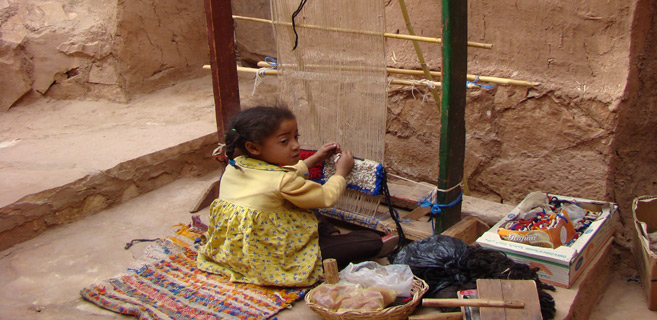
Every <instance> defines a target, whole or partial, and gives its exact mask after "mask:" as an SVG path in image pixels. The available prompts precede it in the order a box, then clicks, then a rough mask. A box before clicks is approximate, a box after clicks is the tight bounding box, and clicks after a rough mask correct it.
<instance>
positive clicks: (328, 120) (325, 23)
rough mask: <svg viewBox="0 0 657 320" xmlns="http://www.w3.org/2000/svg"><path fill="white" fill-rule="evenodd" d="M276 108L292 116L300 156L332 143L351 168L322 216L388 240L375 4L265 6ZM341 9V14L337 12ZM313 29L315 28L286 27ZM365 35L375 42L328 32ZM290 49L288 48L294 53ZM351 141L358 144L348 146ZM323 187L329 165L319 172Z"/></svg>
mask: <svg viewBox="0 0 657 320" xmlns="http://www.w3.org/2000/svg"><path fill="white" fill-rule="evenodd" d="M271 8H272V21H273V24H272V25H273V26H274V35H275V37H276V39H277V41H276V47H277V54H278V61H277V63H278V65H279V66H281V67H280V68H277V69H278V71H279V72H278V88H279V100H280V102H282V104H284V105H287V106H288V107H289V108H290V109H291V110H292V111H293V112H294V113H295V115H296V116H297V120H298V124H299V131H300V132H302V135H303V138H302V139H301V143H302V148H304V149H312V148H315V147H317V146H319V145H322V144H324V143H327V142H330V141H337V142H339V143H340V144H341V146H342V148H343V149H345V150H350V151H352V152H353V153H354V154H355V155H358V156H360V157H364V158H366V159H367V160H356V161H355V165H354V169H353V170H352V173H351V175H350V176H349V177H347V179H348V182H347V185H348V187H347V191H346V192H345V193H344V195H343V196H342V197H341V199H340V200H339V201H338V204H337V205H336V206H335V207H333V208H329V209H321V210H320V212H321V213H322V214H324V215H325V216H328V217H331V218H335V219H338V220H342V221H345V222H349V223H354V224H357V225H360V226H364V227H368V228H371V229H376V230H379V231H383V232H385V233H392V232H394V229H391V228H390V227H388V226H386V225H385V224H382V223H380V222H381V221H380V220H381V218H383V219H385V216H383V215H382V214H386V213H385V211H387V210H384V211H383V212H381V211H379V206H380V203H381V200H382V198H383V197H384V195H383V193H382V181H384V179H385V177H384V175H385V171H384V169H383V166H382V165H381V162H383V151H384V137H385V124H386V113H387V111H386V100H387V91H386V88H387V82H386V71H385V66H386V64H385V46H384V44H385V43H384V42H385V41H384V38H383V36H382V35H383V32H384V29H385V15H384V3H383V1H380V0H359V1H351V0H313V1H307V2H306V1H301V2H300V1H299V0H272V1H271ZM346 8H348V10H345V9H346ZM301 23H302V24H304V25H313V26H316V28H306V27H299V28H296V27H293V28H290V27H289V24H295V25H297V24H301ZM336 29H341V30H345V29H349V30H371V31H374V32H376V34H362V33H345V32H334V31H335V30H336ZM295 47H296V48H295ZM355 137H358V138H355ZM322 168H323V169H322V175H321V177H317V176H315V177H311V178H312V179H314V180H316V181H318V182H324V181H325V180H326V179H327V178H328V177H330V176H331V175H333V174H334V173H335V161H334V159H333V158H331V159H327V160H326V161H325V163H324V164H323V165H322Z"/></svg>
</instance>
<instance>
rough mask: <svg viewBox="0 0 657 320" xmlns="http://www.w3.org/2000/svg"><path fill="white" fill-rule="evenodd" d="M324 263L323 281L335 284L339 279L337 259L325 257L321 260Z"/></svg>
mask: <svg viewBox="0 0 657 320" xmlns="http://www.w3.org/2000/svg"><path fill="white" fill-rule="evenodd" d="M322 264H323V265H324V281H325V282H326V283H328V284H336V283H338V281H339V280H340V278H339V275H338V261H336V260H335V259H326V260H324V261H322Z"/></svg>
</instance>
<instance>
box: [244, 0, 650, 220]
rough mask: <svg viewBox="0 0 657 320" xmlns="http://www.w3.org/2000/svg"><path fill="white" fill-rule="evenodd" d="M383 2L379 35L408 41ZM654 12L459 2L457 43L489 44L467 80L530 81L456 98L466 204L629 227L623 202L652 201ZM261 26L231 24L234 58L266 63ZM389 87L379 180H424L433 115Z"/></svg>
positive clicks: (410, 56) (253, 11) (396, 62)
mask: <svg viewBox="0 0 657 320" xmlns="http://www.w3.org/2000/svg"><path fill="white" fill-rule="evenodd" d="M233 3H234V5H233V7H234V8H235V9H234V10H239V14H240V15H245V16H252V17H258V18H268V17H269V8H268V6H267V3H266V1H264V2H263V1H260V3H261V5H260V6H255V5H250V4H252V3H253V2H251V1H245V0H234V1H233ZM385 3H386V31H387V32H390V33H408V32H407V30H406V26H405V23H404V20H403V17H402V15H401V11H400V8H399V2H398V1H386V2H385ZM406 5H407V7H408V11H409V16H410V17H411V23H412V25H413V27H414V29H415V32H416V34H418V35H423V36H432V37H441V33H442V31H441V28H442V27H441V19H440V15H441V9H440V2H439V1H438V2H427V1H420V0H407V1H406ZM656 5H657V4H656V3H655V1H648V0H633V1H551V0H539V1H516V0H499V1H469V2H468V40H469V41H476V42H483V43H490V44H493V48H492V49H490V50H486V49H478V48H472V47H470V48H468V73H469V74H475V75H488V76H497V77H505V78H513V79H518V80H528V81H535V82H539V83H540V85H538V86H536V87H533V88H527V87H518V86H505V85H495V87H494V88H493V89H491V90H487V89H482V88H475V89H469V90H468V91H467V105H466V157H465V169H464V177H465V181H466V182H467V184H468V187H469V189H470V190H471V192H472V194H473V195H474V196H477V197H481V198H485V199H489V200H493V201H498V202H505V203H510V204H514V203H518V202H519V201H520V200H522V199H523V198H524V196H525V195H526V194H527V193H529V192H531V191H534V190H541V191H544V192H551V193H555V194H564V195H570V196H576V197H582V198H589V199H600V200H610V201H617V202H618V203H619V204H620V205H621V214H622V216H623V217H624V220H628V219H629V218H628V217H630V216H631V209H630V207H629V206H630V203H631V199H632V198H633V197H636V196H639V195H644V194H651V193H653V194H654V193H657V182H654V181H653V180H654V179H652V178H650V177H653V176H656V173H657V172H656V171H657V169H655V168H654V165H651V164H654V158H657V157H656V156H655V154H657V152H655V151H654V150H653V149H657V142H655V141H656V140H657V139H655V138H657V137H656V136H655V132H656V131H655V129H654V128H657V126H656V125H655V124H654V123H653V122H654V121H653V120H651V119H654V118H655V117H653V116H651V114H653V113H654V110H653V109H654V108H656V107H657V106H656V101H657V91H656V90H654V86H655V82H656V80H655V76H654V75H655V74H656V73H655V66H654V62H653V61H657V57H655V56H654V55H655V54H654V52H657V50H655V46H656V45H657V44H656V43H657V39H655V37H654V36H649V35H654V34H655V33H656V30H654V29H655V26H656V25H657V23H655V20H654V18H652V17H653V16H654V13H655V6H656ZM249 27H250V28H252V29H248V28H249ZM256 28H260V29H256ZM262 28H264V27H262V26H261V25H258V24H254V23H247V22H240V23H239V24H238V28H237V31H238V32H237V33H236V41H237V44H238V46H237V48H238V50H240V52H239V54H240V57H242V58H243V59H242V60H243V62H247V63H249V64H251V63H253V62H254V61H255V60H257V59H258V58H259V57H263V56H268V55H270V56H271V55H275V50H274V49H272V47H270V46H265V45H261V46H257V45H256V44H257V43H265V42H267V43H268V41H265V40H262V39H263V38H264V39H267V37H272V35H271V32H270V31H269V32H268V31H267V30H266V29H262ZM249 30H251V31H249ZM256 33H257V36H254V34H256ZM240 44H242V45H240ZM386 45H387V48H386V50H387V52H386V55H387V66H388V67H396V68H405V69H419V68H420V65H419V62H418V58H417V55H416V53H415V50H414V48H413V46H412V44H411V43H410V42H407V41H403V40H396V39H387V40H386ZM420 48H421V49H422V51H423V53H424V56H425V59H426V60H427V64H428V65H429V67H430V68H431V69H432V70H435V71H440V63H441V50H440V46H438V45H436V44H427V43H420ZM245 51H248V52H245ZM632 70H634V71H632ZM389 78H400V76H397V75H391V76H389ZM388 90H389V91H388V92H389V98H388V120H387V124H386V126H387V135H386V153H385V165H386V166H387V167H388V168H389V171H390V172H393V173H396V174H400V175H403V176H406V177H409V178H412V179H416V180H420V181H427V182H433V183H435V182H436V181H437V178H438V168H439V160H438V159H439V138H440V119H439V115H438V114H437V110H438V108H437V107H436V105H435V103H434V102H433V99H431V96H428V97H427V96H426V95H427V94H428V91H427V90H425V89H424V88H421V87H401V86H390V87H389V88H388ZM427 98H428V99H427Z"/></svg>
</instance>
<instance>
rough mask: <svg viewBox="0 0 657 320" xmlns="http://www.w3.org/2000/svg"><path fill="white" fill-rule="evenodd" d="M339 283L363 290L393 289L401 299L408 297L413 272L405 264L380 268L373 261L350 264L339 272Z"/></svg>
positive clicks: (380, 266)
mask: <svg viewBox="0 0 657 320" xmlns="http://www.w3.org/2000/svg"><path fill="white" fill-rule="evenodd" d="M340 282H341V283H342V282H347V283H357V284H360V285H362V286H363V287H364V288H370V287H380V288H386V289H393V290H396V291H397V292H399V296H401V297H410V296H411V287H412V286H413V272H412V271H411V268H410V267H409V266H408V265H405V264H391V265H386V266H382V265H380V264H378V263H376V262H374V261H365V262H361V263H358V264H353V263H350V264H349V265H348V266H347V267H345V268H344V269H342V271H340Z"/></svg>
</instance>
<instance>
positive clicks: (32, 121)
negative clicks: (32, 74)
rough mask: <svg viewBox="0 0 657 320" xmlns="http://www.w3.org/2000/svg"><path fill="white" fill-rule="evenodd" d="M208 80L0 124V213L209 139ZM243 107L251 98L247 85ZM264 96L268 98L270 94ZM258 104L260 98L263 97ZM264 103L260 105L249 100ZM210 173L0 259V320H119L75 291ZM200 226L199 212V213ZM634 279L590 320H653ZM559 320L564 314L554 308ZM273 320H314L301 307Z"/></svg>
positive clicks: (621, 282) (24, 113) (172, 219)
mask: <svg viewBox="0 0 657 320" xmlns="http://www.w3.org/2000/svg"><path fill="white" fill-rule="evenodd" d="M210 85H211V84H210V79H209V78H207V77H206V78H201V79H196V80H191V81H187V82H183V83H180V84H177V85H175V86H172V87H171V88H168V89H165V90H162V91H160V92H157V93H154V94H150V95H146V96H143V97H139V98H136V99H134V100H133V102H131V103H130V104H116V103H107V102H88V101H47V100H41V101H36V102H33V103H32V104H30V105H22V106H18V107H16V108H14V109H12V110H10V111H9V112H7V113H1V114H0V189H1V190H3V192H2V193H1V194H0V207H2V206H5V205H7V204H9V203H12V202H14V201H16V200H18V199H19V198H22V197H23V196H25V195H28V194H32V193H35V192H38V191H41V190H44V189H47V188H53V187H57V186H58V185H61V184H64V183H69V182H71V181H74V180H76V179H79V178H80V177H82V176H84V175H87V174H89V173H91V172H96V171H99V170H105V169H107V168H108V167H111V166H115V165H117V164H119V163H121V162H123V161H126V160H129V159H133V158H136V157H139V156H142V155H144V154H148V153H150V152H153V151H156V150H159V149H162V148H167V147H170V146H175V145H179V144H181V143H183V144H184V142H185V141H188V140H191V139H195V138H198V137H200V136H204V135H207V134H209V133H212V132H213V131H215V130H216V127H215V123H214V110H213V108H212V105H213V104H212V90H211V89H210V88H211V87H210ZM243 85H244V86H243V88H242V90H241V97H242V99H243V101H247V102H248V103H263V102H265V100H266V99H268V98H253V97H250V92H251V89H252V87H251V83H250V82H248V81H245V82H244V83H243ZM270 90H271V89H270ZM265 96H266V95H265ZM255 99H265V100H261V101H258V100H255ZM217 178H218V175H217V173H210V174H206V175H203V176H200V177H194V178H183V179H178V180H176V181H173V182H171V183H170V184H167V185H165V186H164V187H161V188H159V189H156V190H154V191H151V192H149V193H146V194H144V195H141V196H139V197H136V198H134V199H132V200H129V201H127V202H124V203H122V204H120V205H117V206H115V207H112V208H110V209H106V210H103V211H101V212H100V213H97V214H95V215H91V216H88V217H86V218H84V219H82V220H80V221H77V222H74V223H70V224H66V225H61V226H58V227H54V228H52V229H50V230H48V231H46V232H45V233H43V234H41V235H40V236H38V237H36V238H34V239H31V240H28V241H25V242H22V243H20V244H17V245H14V246H13V247H11V248H9V249H6V250H3V251H1V252H0V279H2V283H3V285H2V286H1V287H0V310H1V311H0V319H122V318H127V317H124V316H121V315H118V314H114V313H111V312H108V311H105V310H103V309H101V308H98V307H96V306H95V305H93V304H91V303H88V302H86V301H84V300H83V299H81V298H80V296H79V291H80V289H81V288H83V287H85V286H88V285H90V284H92V283H94V282H97V281H100V280H103V279H107V278H109V277H112V276H115V275H117V274H119V273H121V272H123V271H124V270H125V268H126V267H127V266H128V265H130V264H131V263H132V262H134V261H135V259H137V258H138V257H139V256H140V255H141V254H142V252H143V249H144V248H145V247H146V246H147V244H145V243H138V244H135V245H134V246H133V247H132V248H130V249H129V250H125V249H124V246H125V244H126V243H127V242H129V241H130V240H133V239H136V238H157V237H162V236H165V235H168V234H170V233H172V232H173V230H174V229H173V227H172V226H173V225H175V224H177V223H181V222H183V223H187V222H189V219H190V213H189V210H190V209H191V208H192V207H193V206H194V204H195V203H196V201H197V198H198V196H199V195H200V194H202V193H203V191H204V190H205V188H207V186H208V185H209V184H210V183H211V182H213V181H215V180H216V179H217ZM199 214H201V215H202V216H203V217H207V210H201V211H200V212H199ZM633 277H634V271H633V270H629V269H627V268H619V269H618V270H617V272H615V273H614V275H613V276H612V278H611V279H600V281H610V282H611V283H610V286H609V289H608V290H607V291H606V292H604V294H603V293H600V294H603V297H602V300H601V301H600V303H599V304H598V305H597V307H596V308H595V310H594V312H593V314H592V315H591V317H590V318H591V319H618V318H630V319H655V318H657V312H651V311H649V310H648V309H647V307H646V298H645V296H644V294H643V291H642V288H641V285H640V284H639V283H637V282H635V281H628V279H632V278H633ZM557 305H558V314H557V318H563V317H564V315H565V314H566V312H565V311H564V310H568V308H569V306H567V305H564V304H563V302H560V301H559V300H557ZM277 316H278V319H319V317H318V316H317V315H316V314H314V313H313V312H312V311H310V310H309V309H308V308H307V306H306V305H305V304H304V303H303V302H297V303H296V304H295V305H294V307H293V308H292V309H290V310H285V311H283V312H281V313H279V314H278V315H277Z"/></svg>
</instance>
